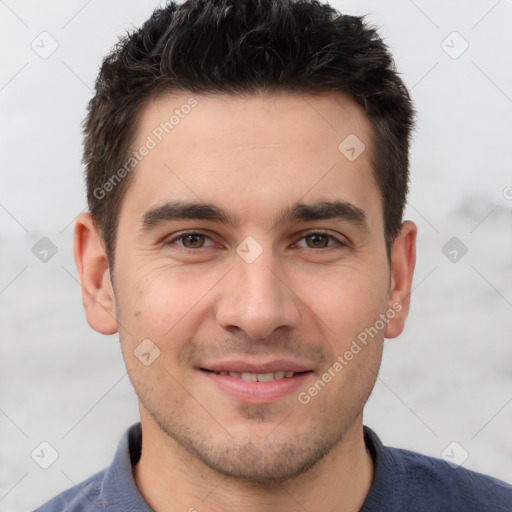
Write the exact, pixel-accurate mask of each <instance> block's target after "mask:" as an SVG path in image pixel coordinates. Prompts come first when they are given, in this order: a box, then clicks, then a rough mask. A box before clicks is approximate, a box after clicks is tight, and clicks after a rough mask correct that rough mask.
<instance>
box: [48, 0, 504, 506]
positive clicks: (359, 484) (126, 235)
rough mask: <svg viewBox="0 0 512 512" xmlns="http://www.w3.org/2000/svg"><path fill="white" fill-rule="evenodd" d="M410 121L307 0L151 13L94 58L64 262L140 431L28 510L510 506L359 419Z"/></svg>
mask: <svg viewBox="0 0 512 512" xmlns="http://www.w3.org/2000/svg"><path fill="white" fill-rule="evenodd" d="M412 121H413V109H412V105H411V101H410V98H409V95H408V93H407V91H406V89H405V87H404V85H403V83H402V82H401V80H400V78H399V77H398V75H397V73H396V71H395V70H394V67H393V62H392V59H391V57H390V55H389V53H388V51H387V49H386V47H385V45H384V44H383V42H382V41H381V40H380V38H379V37H378V36H377V34H376V32H375V31H374V30H373V29H371V28H369V27H367V26H366V25H365V24H364V23H363V21H362V19H360V18H356V17H350V16H342V15H340V14H339V13H337V12H336V11H335V10H334V9H332V8H331V7H329V6H328V5H327V4H320V3H317V2H312V1H298V2H292V1H291V0H279V1H278V0H274V1H271V0H259V1H257V0H239V1H236V2H235V1H231V0H209V1H205V0H202V1H201V0H192V1H188V2H186V3H184V4H181V5H177V4H175V3H170V4H169V5H168V6H167V7H166V8H164V9H161V10H158V11H156V12H155V13H154V14H153V16H152V17H151V19H149V20H148V21H147V22H146V23H145V24H144V25H143V27H142V28H141V29H140V30H138V31H136V32H134V33H132V34H131V35H129V36H127V37H126V38H125V39H123V40H122V41H121V42H120V44H119V45H118V46H116V48H115V49H114V51H113V52H112V53H111V54H110V55H109V56H108V57H107V58H106V59H105V61H104V63H103V66H102V69H101V72H100V75H99V78H98V81H97V84H96V94H95V96H94V98H93V99H92V101H91V103H90V105H89V111H88V116H87V119H86V122H85V124H84V133H85V151H84V163H85V166H86V173H87V189H88V201H89V207H90V213H87V214H83V215H81V216H80V217H79V218H78V220H77V223H76V228H75V258H76V262H77V267H78V272H79V275H80V279H81V282H82V289H83V302H84V307H85V311H86V315H87V320H88V322H89V324H90V325H91V327H92V328H93V329H95V330H97V331H98V332H101V333H103V334H113V333H115V332H119V336H120V340H121V347H122V352H123V357H124V360H125V363H126V367H127V369H128V373H129V376H130V379H131V382H132V384H133V386H134V388H135V391H136V393H137V396H138V398H139V406H140V416H141V423H140V424H137V425H134V426H132V427H131V428H130V429H129V430H128V431H127V433H126V435H125V436H124V437H123V439H122V440H121V442H120V444H119V447H118V450H117V453H116V455H115V458H114V461H113V463H112V465H111V466H110V467H109V468H107V469H106V470H104V471H101V472H99V473H98V474H96V475H94V476H93V477H91V478H90V479H89V480H87V481H85V482H83V483H82V484H80V485H78V486H76V487H74V488H72V489H70V490H68V491H66V492H64V493H63V494H61V495H59V496H57V497H56V498H54V499H53V500H52V501H50V502H48V503H47V504H46V505H44V506H43V507H41V508H40V509H39V511H41V512H47V511H57V510H58V511H72V510H74V511H75V510H81V511H90V510H91V511H92V510H108V511H119V512H120V511H123V512H127V511H135V510H140V511H149V510H155V511H157V512H174V511H187V510H188V511H195V510H197V511H200V512H202V511H224V510H250V511H252V510H254V511H274V510H275V511H277V510H279V511H296V510H307V511H309V512H315V511H319V510H322V511H358V510H361V511H365V512H369V511H377V510H378V511H388V510H389V511H391V510H392V511H399V510H403V511H411V510H415V511H426V510H443V511H461V510H464V511H477V510H478V511H482V510H492V511H505V510H507V511H510V510H511V509H512V488H511V487H510V486H508V485H507V484H505V483H504V482H499V481H497V480H495V479H493V478H491V477H488V476H485V475H481V474H479V473H475V472H472V471H469V470H466V469H463V468H460V467H459V468H457V469H454V468H453V467H451V466H450V465H448V464H447V463H446V462H445V461H443V460H440V459H434V458H430V457H426V456H423V455H420V454H417V453H414V452H410V451H406V450H400V449H395V448H387V447H384V446H383V445H382V443H381V442H380V440H379V438H378V437H377V435H376V434H375V433H374V432H373V431H372V430H371V429H370V428H368V427H366V426H363V420H362V417H363V416H362V415H363V407H364V404H365V403H366V401H367V399H368V397H369V395H370V393H371V391H372V388H373V386H374V384H375V380H376V377H377V374H378V371H379V366H380V361H381V356H382V348H383V342H384V338H394V337H396V336H398V335H399V334H400V333H401V332H402V330H403V327H404V322H405V319H406V317H407V313H408V310H409V299H410V293H411V282H412V277H413V271H414V265H415V241H416V226H415V225H414V224H413V223H412V222H403V221H402V215H403V209H404V205H405V201H406V195H407V184H408V150H409V138H410V132H411V128H412V124H413V123H412Z"/></svg>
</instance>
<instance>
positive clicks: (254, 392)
mask: <svg viewBox="0 0 512 512" xmlns="http://www.w3.org/2000/svg"><path fill="white" fill-rule="evenodd" d="M200 369H201V370H202V373H203V374H204V375H205V376H206V377H208V378H209V379H211V380H213V381H214V382H215V383H216V384H217V386H218V387H219V388H220V389H221V391H223V392H225V393H227V394H229V395H231V396H232V397H234V398H236V399H238V400H240V401H243V402H246V403H270V402H274V401H276V400H278V399H279V398H282V397H284V396H286V395H288V394H290V393H291V392H293V391H295V390H296V389H297V388H298V387H299V386H300V385H301V384H302V383H303V381H304V379H306V378H307V377H308V376H309V375H310V374H311V373H312V370H310V369H308V368H307V367H306V366H303V365H300V364H297V363H293V362H290V361H283V360H281V361H273V362H271V363H267V364H252V363H247V362H242V361H232V362H226V363H217V364H213V365H209V366H208V367H201V368H200Z"/></svg>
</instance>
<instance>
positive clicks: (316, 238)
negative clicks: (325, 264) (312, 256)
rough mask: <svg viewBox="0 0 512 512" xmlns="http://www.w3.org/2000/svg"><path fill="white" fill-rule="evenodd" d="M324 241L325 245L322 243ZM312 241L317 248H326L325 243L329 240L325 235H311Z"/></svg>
mask: <svg viewBox="0 0 512 512" xmlns="http://www.w3.org/2000/svg"><path fill="white" fill-rule="evenodd" d="M322 239H323V242H324V243H322ZM310 240H311V241H312V242H313V244H314V245H315V246H316V247H326V244H325V242H326V241H327V238H326V236H325V235H310Z"/></svg>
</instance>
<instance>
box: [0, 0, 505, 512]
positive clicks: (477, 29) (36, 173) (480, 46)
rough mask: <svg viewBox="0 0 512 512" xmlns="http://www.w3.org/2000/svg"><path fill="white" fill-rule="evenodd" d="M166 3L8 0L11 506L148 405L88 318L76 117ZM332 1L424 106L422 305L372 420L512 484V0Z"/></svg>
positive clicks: (382, 381) (404, 439) (0, 372)
mask: <svg viewBox="0 0 512 512" xmlns="http://www.w3.org/2000/svg"><path fill="white" fill-rule="evenodd" d="M156 5H157V4H156V3H155V2H150V1H138V2H135V1H131V2H128V1H120V0H116V1H109V2H99V1H98V0H92V1H91V0H90V1H88V2H87V1H84V0H80V1H68V2H66V3H63V2H55V1H54V2H51V1H48V2H44V4H43V3H39V2H36V1H35V0H34V1H28V0H27V1H25V2H14V1H13V0H6V1H0V43H1V47H2V48H3V51H2V54H1V57H0V58H1V68H0V70H1V74H0V105H1V111H2V118H1V130H2V131H1V137H0V144H1V162H2V173H1V189H0V190H1V195H0V226H1V227H0V236H1V247H2V251H1V256H0V264H1V267H0V306H1V309H0V315H1V318H0V321H1V325H2V343H1V354H0V355H1V366H0V379H1V390H0V436H1V438H2V444H1V447H0V510H1V511H12V512H17V511H22V510H31V509H33V508H35V507H36V506H37V505H40V504H41V503H42V502H43V501H45V500H47V499H49V498H50V497H52V496H53V495H55V494H56V493H58V492H59V491H62V490H64V489H65V488H67V487H69V486H71V485H73V484H74V483H78V482H80V481H82V480H83V479H85V478H86V477H88V476H90V475H91V474H92V473H94V472H96V471H97V470H100V469H101V468H103V467H104V466H106V465H107V464H109V462H110V461H111V459H112V456H113V453H114V450H115V447H116V444H117V442H118V439H119V437H120V435H121V434H122V432H123V431H124V430H125V429H126V428H127V427H128V426H129V425H131V424H132V423H134V422H135V421H137V418H138V411H137V404H136V399H135V395H134V392H133V390H132V389H131V387H130V384H129V381H128V378H127V376H126V373H125V370H124V365H123V362H122V359H121V354H120V350H119V345H118V340H117V336H110V337H105V336H101V335H99V334H97V333H95V332H94V331H92V330H91V329H90V328H89V327H88V326H87V324H86V322H85V318H84V314H83V311H82V306H81V298H80V287H79V284H78V282H77V276H76V271H75V268H74V262H73V257H72V231H73V221H74V218H75V217H76V215H77V214H78V213H80V212H81V211H82V210H83V209H84V208H85V200H84V197H85V196H84V188H83V179H82V171H81V165H80V159H81V133H80V122H81V120H82V119H83V117H84V112H85V105H86V103H87V101H88V100H89V99H90V97H91V92H92V88H93V84H94V80H95V77H96V74H97V72H98V67H99V64H100V62H101V59H102V57H103V56H104V55H105V54H106V53H107V51H108V50H109V49H110V48H111V46H112V45H113V44H114V43H115V41H116V38H117V36H119V35H122V34H124V33H125V30H127V29H130V28H132V27H134V26H138V25H139V24H140V23H141V22H142V21H143V20H145V19H146V18H147V17H148V16H149V15H150V13H151V12H152V10H153V8H154V7H156ZM332 5H334V6H335V7H337V8H339V9H340V10H341V11H342V12H345V13H349V14H357V15H360V14H369V20H370V21H371V22H372V24H375V25H377V26H380V27H382V29H381V30H380V33H381V35H383V36H384V38H385V39H386V41H387V43H388V44H389V46H390V47H391V49H392V51H393V52H394V55H395V58H396V63H397V66H398V69H399V70H400V71H401V73H402V74H403V78H404V80H405V82H406V83H407V85H408V86H409V88H410V90H411V91H412V96H413V99H414V101H415V103H416V106H417V109H418V112H419V116H418V129H417V131H416V133H415V139H414V143H413V146H412V165H411V172H412V188H411V195H410V201H409V206H408V209H407V218H409V219H412V220H414V221H415V222H416V223H417V224H418V227H419V241H418V251H419V253H418V263H417V270H416V277H415V281H414V286H415V289H414V292H413V295H412V311H411V314H410V318H409V321H408V325H407V328H406V330H405V332H404V334H403V335H402V336H401V337H400V338H398V339H396V340H388V341H387V342H386V346H385V351H384V360H383V364H382V369H381V373H380V377H379V380H378V382H377V385H376V387H375V390H374V393H373V395H372V397H371V398H370V400H369V403H368V405H367V408H366V414H365V424H367V425H369V426H371V427H372V428H373V429H374V430H376V432H377V433H378V434H379V435H380V436H381V438H382V439H383V441H384V443H385V444H389V445H394V446H400V447H404V448H409V449H413V450H416V451H420V452H422V453H425V454H429V455H433V456H436V457H441V456H443V455H444V456H445V457H448V458H451V459H452V461H455V462H462V461H463V459H464V458H465V457H466V454H467V459H466V460H464V462H463V465H464V467H467V468H471V469H475V470H478V471H481V472H485V473H488V474H491V475H494V476H496V477H499V478H501V479H504V480H506V481H508V482H510V483H512V472H511V469H512V442H511V436H510V431H511V425H512V403H511V402H512V386H511V383H512V365H511V359H512V345H511V343H510V332H511V325H510V319H511V307H512V272H511V266H510V254H511V249H512V247H511V245H512V236H511V235H512V233H511V231H512V229H511V218H512V188H511V187H512V175H511V172H510V164H511V160H512V159H511V154H510V145H511V142H510V141H511V140H512V123H511V121H512V100H511V96H512V68H511V67H510V65H509V60H510V59H509V57H510V55H511V53H512V52H511V46H512V37H511V31H510V22H511V14H512V2H511V1H510V0H501V1H494V0H493V1H475V0H473V1H468V0H464V1H462V0H461V1H450V2H446V1H441V0H435V1H433V0H430V1H426V0H416V1H414V2H413V1H406V0H402V1H400V2H399V1H386V2H383V1H358V2H355V1H338V2H332ZM43 31H46V32H48V33H49V34H50V35H51V36H47V35H43V36H41V35H40V34H41V33H42V32H43ZM454 31H455V32H457V34H454V33H453V32H454ZM52 40H55V41H56V43H57V44H58V48H57V49H56V51H55V52H54V53H52V54H51V55H49V56H48V55H45V54H44V52H48V51H49V50H50V49H51V45H52V44H55V43H52ZM466 44H467V45H468V48H467V49H466V51H464V52H463V53H461V51H462V50H463V49H464V48H465V46H466ZM31 45H32V46H31ZM33 47H34V48H35V49H37V51H39V54H38V53H37V52H36V51H35V49H34V48H33ZM41 53H43V56H44V57H47V58H42V56H41ZM459 54H460V55H459ZM455 57H456V58H455ZM42 237H47V238H49V239H50V240H51V242H52V244H54V245H55V248H56V250H57V252H56V254H55V255H53V256H52V257H51V258H50V257H48V261H47V262H46V263H45V262H42V261H40V260H39V259H38V258H36V256H35V255H34V253H33V252H32V248H33V246H34V245H35V244H36V243H37V242H38V241H39V240H40V239H41V238H42ZM452 237H457V240H456V241H455V242H452V243H455V244H456V245H453V246H452V245H448V246H447V248H445V249H444V251H443V247H445V244H446V243H447V242H448V241H449V240H450V239H452ZM461 244H464V247H466V248H467V253H466V254H464V255H462V252H463V251H462V250H461V248H462V249H463V246H462V245H461ZM454 249H455V250H457V251H458V252H457V260H456V261H455V262H454V261H451V260H450V259H449V257H451V258H453V254H454V253H453V252H452V255H450V251H453V250H454ZM445 253H446V254H445ZM50 255H51V253H50ZM50 255H49V256H50ZM43 441H46V442H48V443H50V444H51V445H52V446H53V447H54V448H55V450H56V451H57V453H58V458H57V459H56V460H55V462H54V463H53V464H52V465H51V466H50V467H49V468H48V469H42V468H41V467H40V466H39V465H38V464H37V463H36V462H35V461H34V460H33V459H32V458H31V453H32V452H33V451H34V450H36V452H35V453H41V448H40V447H39V445H40V443H41V442H43ZM454 441H455V442H456V443H457V444H451V443H453V442H454ZM38 447H39V448H38ZM447 447H448V448H447ZM43 448H44V447H43ZM43 451H44V449H43ZM49 454H50V455H49ZM50 456H51V453H50V451H49V449H48V448H46V451H45V457H46V462H49V461H50V459H48V457H50ZM34 458H35V459H37V457H34ZM41 460H42V459H40V460H39V462H40V463H41ZM42 462H43V463H44V461H42ZM454 471H456V469H454Z"/></svg>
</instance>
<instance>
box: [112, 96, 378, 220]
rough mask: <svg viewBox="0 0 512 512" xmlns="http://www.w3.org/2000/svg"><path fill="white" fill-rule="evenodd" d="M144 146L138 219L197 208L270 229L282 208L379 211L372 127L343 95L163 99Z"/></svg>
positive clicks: (156, 103)
mask: <svg viewBox="0 0 512 512" xmlns="http://www.w3.org/2000/svg"><path fill="white" fill-rule="evenodd" d="M144 146H145V147H147V148H149V149H147V150H145V151H144V153H145V156H143V157H142V158H140V161H139V162H138V164H137V167H136V169H135V171H134V176H133V177H132V178H133V179H132V182H131V184H130V187H129V189H128V191H127V196H132V200H131V201H130V204H131V205H132V208H131V209H132V210H133V209H134V208H137V207H138V208H140V209H143V208H148V207H150V206H154V205H157V204H159V203H163V202H167V201H170V200H175V199H179V200H194V201H198V200H199V201H205V202H208V203H213V204H219V205H220V204H222V205H224V206H226V205H228V206H229V208H230V209H231V210H235V211H238V212H239V213H240V215H239V217H240V218H242V219H244V218H245V220H250V219H251V218H255V217H254V216H256V217H257V216H260V217H261V216H263V217H265V216H266V217H268V218H269V219H270V217H271V216H272V214H273V212H272V210H275V209H280V208H281V205H282V204H283V203H290V202H296V201H298V200H300V199H307V198H310V199H311V200H312V201H313V200H315V198H316V199H318V198H320V199H322V200H327V199H332V200H340V199H341V200H347V201H350V202H351V203H354V204H355V205H356V206H359V207H361V208H364V209H365V210H367V209H368V208H369V209H370V210H371V209H372V208H374V207H375V208H376V211H380V194H379V193H378V189H377V185H376V183H375V181H374V179H373V174H372V170H371V159H370V151H371V144H370V127H369V122H368V120H367V118H366V116H365V114H364V112H363V111H362V109H361V108H360V107H359V105H357V104H356V102H355V101H354V100H352V99H351V98H349V97H348V96H346V95H344V94H341V93H336V92H333V93H329V94H323V95H321V96H319V95H311V94H310V95H300V94H285V93H279V94H265V93H258V94H252V95H248V96H234V95H221V94H217V95H205V94H200V95H193V94H187V93H179V94H174V93H173V94H166V95H163V96H160V97H158V98H154V99H152V100H151V101H150V102H149V103H148V105H147V106H146V107H145V109H144V111H143V112H142V115H141V116H140V119H139V124H138V127H137V134H136V138H135V141H134V150H135V151H137V152H139V153H141V152H142V151H141V149H142V148H143V147H144ZM347 150H348V153H347ZM354 156H355V157H356V158H354ZM303 202H305V201H303ZM124 203H126V202H124ZM372 203H373V204H372ZM375 203H377V204H375ZM121 213H122V212H121ZM274 213H275V212H274Z"/></svg>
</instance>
